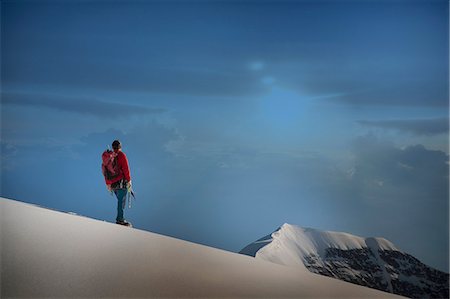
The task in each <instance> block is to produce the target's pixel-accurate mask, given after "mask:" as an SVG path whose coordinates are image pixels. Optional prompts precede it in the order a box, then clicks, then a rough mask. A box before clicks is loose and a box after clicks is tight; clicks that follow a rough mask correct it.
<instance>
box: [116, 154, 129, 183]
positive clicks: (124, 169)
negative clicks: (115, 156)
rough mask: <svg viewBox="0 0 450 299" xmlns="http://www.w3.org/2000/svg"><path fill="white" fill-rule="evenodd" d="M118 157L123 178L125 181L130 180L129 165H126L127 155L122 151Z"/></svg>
mask: <svg viewBox="0 0 450 299" xmlns="http://www.w3.org/2000/svg"><path fill="white" fill-rule="evenodd" d="M119 159H120V161H119V164H120V167H121V169H122V173H123V176H124V178H125V180H126V181H127V182H131V175H130V167H129V165H128V159H127V156H126V155H125V154H124V153H122V155H120V156H119Z"/></svg>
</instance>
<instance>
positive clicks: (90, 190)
mask: <svg viewBox="0 0 450 299" xmlns="http://www.w3.org/2000/svg"><path fill="white" fill-rule="evenodd" d="M448 21H449V20H448V2H447V1H439V0H436V1H425V0H423V1H418V0H411V1H406V0H398V1H382V0H380V1H375V0H374V1H371V0H361V1H314V2H313V1H281V2H278V1H262V2H256V1H165V2H163V1H127V2H120V1H64V2H58V1H8V0H7V1H2V2H1V33H2V34H1V58H2V59H1V80H2V82H1V83H2V91H1V92H2V94H1V161H2V165H1V195H2V196H4V197H8V198H13V199H18V200H21V201H26V202H31V203H36V204H40V205H44V206H47V207H51V208H55V209H61V210H65V211H73V212H76V213H79V214H83V215H86V216H90V217H94V218H98V219H105V220H108V221H110V220H113V219H114V217H115V214H114V213H115V201H114V199H113V198H112V197H111V196H109V195H108V193H107V192H106V189H105V186H104V184H103V178H102V175H101V171H100V163H101V159H100V155H101V153H102V151H103V150H104V149H105V148H106V146H107V145H109V144H111V142H112V141H113V140H114V139H117V138H118V139H120V140H121V141H122V143H123V150H124V152H125V153H126V154H127V155H128V158H129V162H130V166H131V172H132V177H133V185H134V189H135V191H136V194H137V200H136V202H135V205H134V207H133V208H132V209H130V210H126V212H125V215H126V217H128V219H129V220H130V221H132V222H133V224H134V226H136V227H138V228H142V229H147V230H151V231H154V232H158V233H162V234H165V235H170V236H174V237H177V238H181V239H185V240H189V241H193V242H197V243H202V244H206V245H210V246H214V247H218V248H223V249H226V250H231V251H239V250H240V249H242V248H243V247H245V246H246V245H247V244H248V243H250V242H252V241H254V240H256V239H258V238H260V237H261V236H264V235H267V233H269V232H271V231H273V230H275V229H276V228H277V227H278V226H280V225H282V224H283V223H285V222H288V223H292V224H297V225H301V226H307V227H314V228H318V229H326V230H336V231H346V232H349V233H353V234H358V235H362V236H383V237H385V238H388V239H389V240H391V241H392V242H394V244H396V245H397V246H398V247H399V248H401V249H403V250H405V251H408V252H410V253H412V254H413V255H415V256H416V257H418V258H419V259H421V260H422V261H423V262H425V263H427V264H429V265H431V266H434V267H437V268H439V269H442V270H446V271H448V249H449V245H448V233H449V231H448V224H449V223H448V210H449V209H448V197H449V194H448V187H449V186H448V185H449V180H448V141H449V140H448V88H449V86H448V79H449V77H448V76H449V74H448V65H449V60H448V50H449V49H448V44H449V41H448Z"/></svg>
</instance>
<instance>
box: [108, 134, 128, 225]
mask: <svg viewBox="0 0 450 299" xmlns="http://www.w3.org/2000/svg"><path fill="white" fill-rule="evenodd" d="M112 148H113V150H114V153H115V154H116V155H117V157H116V159H117V164H118V169H119V174H118V176H117V177H115V178H114V179H113V180H111V181H108V183H109V184H108V185H107V187H108V190H110V191H114V194H116V197H117V217H116V223H117V224H121V225H125V226H130V225H131V224H130V223H129V222H128V221H126V220H125V219H124V218H123V209H124V208H125V202H126V196H127V192H128V190H130V189H131V176H130V167H129V166H128V159H127V156H126V155H125V153H124V152H122V144H121V143H120V141H119V140H114V142H113V143H112Z"/></svg>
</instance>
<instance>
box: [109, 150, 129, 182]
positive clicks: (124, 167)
mask: <svg viewBox="0 0 450 299" xmlns="http://www.w3.org/2000/svg"><path fill="white" fill-rule="evenodd" d="M115 152H116V153H117V164H119V169H120V173H119V175H118V176H117V177H115V178H114V179H112V180H110V181H106V184H108V185H111V184H114V183H116V182H118V181H120V180H121V179H125V180H126V181H127V182H130V181H131V176H130V167H129V166H128V159H127V156H126V155H125V153H124V152H122V151H121V150H117V151H115Z"/></svg>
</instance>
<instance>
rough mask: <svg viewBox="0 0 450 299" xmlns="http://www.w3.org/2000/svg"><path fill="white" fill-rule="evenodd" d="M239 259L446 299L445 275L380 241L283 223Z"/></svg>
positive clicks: (392, 290)
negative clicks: (247, 256)
mask: <svg viewBox="0 0 450 299" xmlns="http://www.w3.org/2000/svg"><path fill="white" fill-rule="evenodd" d="M240 253H242V254H246V255H250V256H254V257H255V258H257V259H263V260H266V261H270V262H274V263H277V264H282V265H286V266H290V267H297V268H302V269H307V270H309V271H311V272H313V273H317V274H322V275H325V276H330V277H334V278H338V279H341V280H344V281H348V282H353V283H356V284H360V285H363V286H368V287H371V288H376V289H379V290H383V291H386V292H390V293H395V294H400V295H404V296H407V297H413V298H436V297H438V298H441V297H444V298H447V297H448V292H449V288H448V277H449V276H448V274H447V273H444V272H441V271H438V270H436V269H433V268H430V267H428V266H427V265H425V264H423V263H421V262H420V261H419V260H417V259H416V258H414V257H413V256H411V255H409V254H408V253H406V252H403V251H400V250H399V249H397V247H395V245H394V244H392V243H391V242H390V241H388V240H386V239H384V238H374V237H370V238H363V237H359V236H355V235H352V234H348V233H343V232H334V231H321V230H318V229H313V228H304V227H300V226H296V225H292V224H288V223H285V224H283V225H282V226H281V227H280V228H278V229H277V230H276V231H275V232H273V233H272V234H270V235H268V236H266V237H263V238H261V239H259V240H258V241H256V242H253V243H252V244H250V245H248V246H246V247H245V248H244V249H242V250H241V251H240Z"/></svg>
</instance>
